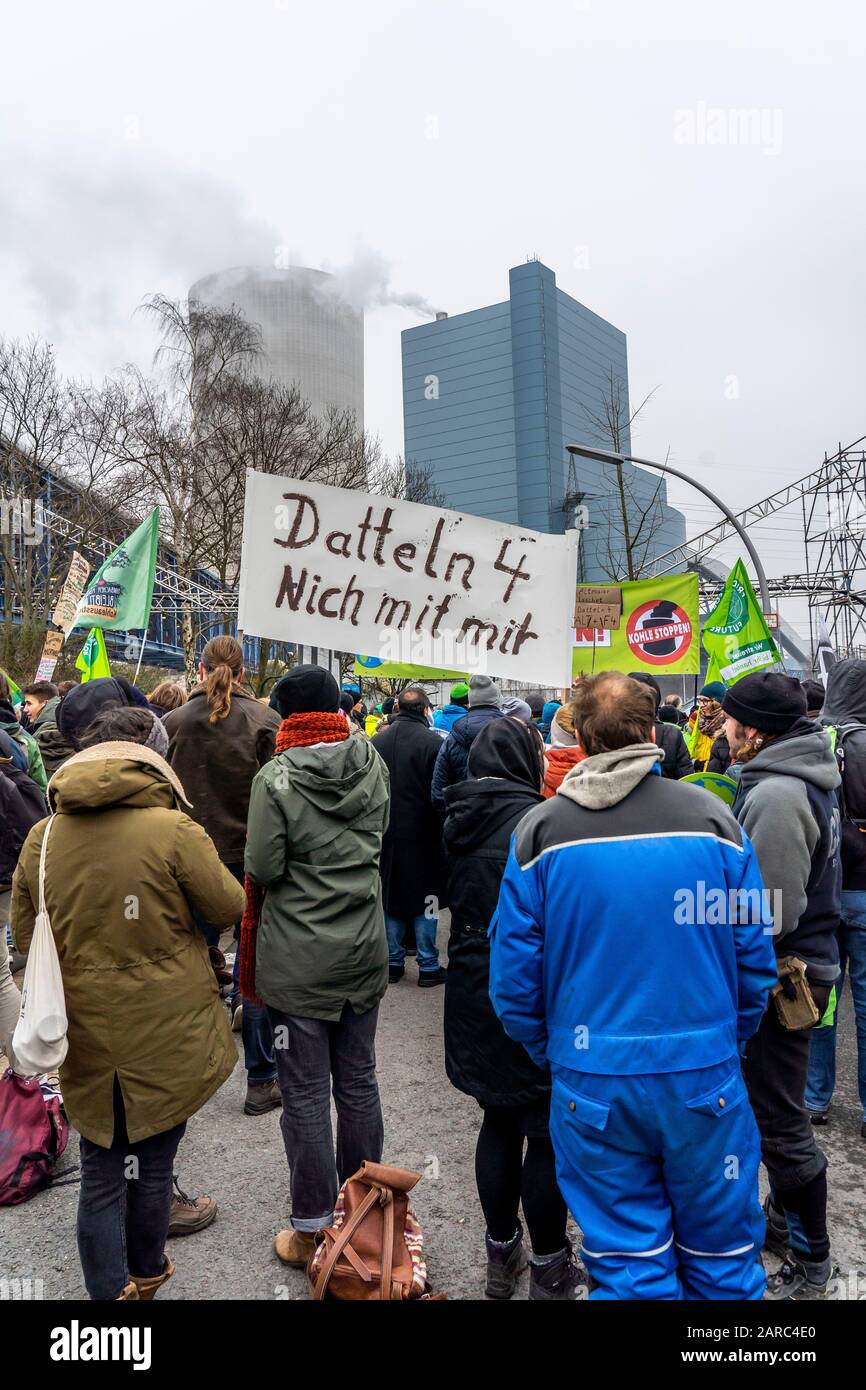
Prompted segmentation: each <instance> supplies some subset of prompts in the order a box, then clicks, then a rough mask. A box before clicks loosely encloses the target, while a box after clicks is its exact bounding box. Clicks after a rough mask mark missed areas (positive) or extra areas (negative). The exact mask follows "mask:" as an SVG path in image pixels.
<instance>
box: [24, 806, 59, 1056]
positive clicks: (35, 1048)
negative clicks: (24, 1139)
mask: <svg viewBox="0 0 866 1390" xmlns="http://www.w3.org/2000/svg"><path fill="white" fill-rule="evenodd" d="M53 824H54V817H53V816H52V817H51V818H50V820H49V822H48V824H47V826H46V827H45V834H44V835H43V837H42V852H41V853H40V855H39V911H38V912H37V914H36V925H35V926H34V928H33V940H32V941H31V943H30V951H29V953H28V956H27V965H26V966H25V969H24V986H23V988H22V990H21V1013H20V1015H19V1018H18V1023H17V1026H16V1028H15V1032H14V1034H13V1035H12V1051H13V1052H14V1053H15V1067H16V1070H17V1071H19V1072H20V1073H21V1074H22V1075H24V1076H38V1075H39V1074H40V1073H42V1072H46V1071H49V1072H50V1071H57V1069H58V1067H59V1066H60V1065H61V1063H62V1062H63V1061H64V1059H65V1057H66V1052H67V1049H68V1047H69V1042H68V1040H67V1037H66V1030H67V1028H68V1026H69V1025H68V1023H67V1019H66V999H65V997H64V994H63V978H62V976H61V974H60V959H59V957H58V955H57V946H56V945H55V942H54V935H53V933H52V931H51V922H50V920H49V917H48V911H47V909H46V907H45V852H46V850H47V848H48V836H49V835H50V833H51V827H52V825H53Z"/></svg>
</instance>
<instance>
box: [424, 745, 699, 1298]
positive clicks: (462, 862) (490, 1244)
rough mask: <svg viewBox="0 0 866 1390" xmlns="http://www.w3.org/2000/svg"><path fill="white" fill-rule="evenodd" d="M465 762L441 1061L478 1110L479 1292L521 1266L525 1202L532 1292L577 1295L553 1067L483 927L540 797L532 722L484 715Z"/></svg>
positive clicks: (455, 837)
mask: <svg viewBox="0 0 866 1390" xmlns="http://www.w3.org/2000/svg"><path fill="white" fill-rule="evenodd" d="M677 737H679V734H678V735H677ZM468 771H469V780H468V781H463V782H458V783H456V784H455V785H453V786H450V787H447V788H446V790H445V804H446V807H447V816H446V820H445V828H444V841H445V865H446V871H447V876H448V901H449V904H450V907H451V937H450V940H449V943H448V979H447V983H446V986H445V1068H446V1071H447V1073H448V1078H449V1080H450V1081H451V1084H452V1085H453V1086H455V1087H456V1088H457V1089H458V1090H459V1091H464V1092H466V1094H468V1095H470V1096H474V1098H475V1099H476V1100H477V1101H478V1103H479V1105H480V1106H481V1108H482V1110H483V1111H484V1119H483V1122H482V1124H481V1130H480V1133H479V1135H478V1142H477V1146H476V1151H475V1176H476V1183H477V1186H478V1196H479V1199H480V1201H481V1207H482V1210H483V1212H484V1218H485V1221H486V1223H487V1234H486V1244H487V1261H488V1263H487V1288H486V1293H487V1296H488V1297H489V1298H510V1297H511V1295H512V1293H513V1292H514V1288H515V1284H516V1280H517V1276H518V1274H519V1273H520V1271H521V1270H522V1269H524V1268H525V1266H526V1255H525V1251H524V1247H523V1230H522V1227H521V1224H520V1221H519V1220H518V1207H519V1205H520V1203H521V1202H522V1204H523V1214H524V1217H525V1218H526V1223H527V1226H528V1227H529V1235H530V1239H531V1241H532V1249H533V1257H532V1269H531V1278H530V1294H529V1296H530V1298H536V1299H544V1298H546V1299H550V1298H554V1299H560V1300H564V1299H567V1298H574V1297H575V1292H574V1290H575V1288H576V1285H577V1282H578V1281H577V1275H576V1270H575V1266H574V1262H573V1259H572V1256H571V1251H570V1248H569V1246H568V1242H567V1240H566V1234H565V1229H566V1216H567V1213H566V1207H565V1202H564V1201H563V1199H562V1197H561V1195H560V1192H559V1188H558V1186H557V1182H556V1170H555V1165H554V1156H553V1147H552V1145H551V1142H550V1138H549V1135H548V1127H547V1126H548V1116H549V1112H550V1075H549V1073H548V1072H547V1071H542V1070H541V1069H540V1068H539V1067H537V1066H536V1065H535V1063H534V1062H533V1061H532V1060H531V1058H530V1056H529V1054H528V1053H527V1052H526V1051H525V1049H524V1048H523V1047H522V1046H521V1045H520V1044H519V1043H516V1042H513V1041H512V1040H511V1038H509V1037H508V1036H507V1034H506V1033H505V1030H504V1029H503V1027H502V1024H501V1023H500V1022H499V1019H498V1018H497V1017H496V1014H495V1013H494V1011H493V1005H492V1004H491V1002H490V997H489V993H488V984H489V970H490V946H489V942H488V937H487V929H488V926H489V923H490V919H491V917H492V916H493V913H494V911H495V909H496V904H497V900H498V897H499V885H500V880H501V878H502V874H503V872H504V870H505V864H506V861H507V859H508V847H509V843H510V840H511V834H512V831H513V830H514V827H515V826H516V825H517V823H518V821H520V820H521V819H522V817H523V816H525V815H526V814H527V812H529V811H531V810H532V809H533V807H535V806H537V805H540V804H541V803H542V802H543V800H544V798H543V797H542V794H541V784H542V781H543V778H544V750H543V747H542V745H541V741H540V739H539V737H538V733H537V731H536V730H535V729H533V728H530V727H529V726H528V725H527V724H524V723H522V722H520V721H519V720H516V719H508V718H504V719H497V720H495V721H494V722H493V723H490V724H488V725H487V727H486V728H485V729H483V730H482V731H481V733H479V735H478V737H477V738H476V739H475V741H474V742H473V744H472V748H471V749H470V752H469V760H468ZM524 1142H525V1143H526V1154H525V1157H524V1151H523V1149H524Z"/></svg>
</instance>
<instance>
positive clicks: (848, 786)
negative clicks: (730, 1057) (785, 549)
mask: <svg viewBox="0 0 866 1390" xmlns="http://www.w3.org/2000/svg"><path fill="white" fill-rule="evenodd" d="M810 686H811V687H815V693H814V694H813V696H812V699H813V700H814V701H815V702H816V703H817V701H818V698H819V696H818V687H819V683H818V682H817V681H804V682H803V689H804V690H805V692H806V699H807V700H809V698H810V689H809V688H810ZM821 722H822V724H823V725H824V726H825V727H826V728H827V729H828V731H829V733H830V736H831V741H832V742H833V744H834V747H835V752H836V761H837V763H838V765H839V771H840V775H841V778H842V785H841V786H840V788H839V792H838V796H839V811H840V814H841V818H842V912H841V919H840V922H839V930H838V939H839V967H840V975H839V980H838V982H837V985H836V993H837V995H839V994H841V991H842V985H843V983H844V980H845V975H846V974H847V976H848V980H849V982H850V988H851V999H852V1002H853V1005H854V1020H855V1024H856V1028H857V1090H858V1093H859V1097H860V1107H861V1116H862V1119H861V1124H860V1137H861V1138H862V1139H866V835H864V833H863V831H864V829H866V661H860V660H858V659H857V658H856V657H851V658H849V659H848V660H845V661H837V662H836V664H835V665H834V666H833V667H832V668H831V670H830V673H829V675H828V677H827V693H826V699H825V702H824V708H823V715H822V720H821ZM835 1085H836V1020H835V1016H834V1020H833V1022H832V1024H828V1026H826V1027H824V1028H819V1029H816V1030H815V1032H814V1033H813V1034H812V1045H811V1048H810V1051H809V1079H808V1083H807V1086H806V1105H807V1107H808V1110H809V1114H810V1116H811V1119H812V1124H813V1125H815V1124H818V1125H821V1124H826V1123H827V1112H828V1110H829V1108H830V1101H831V1100H832V1098H833V1091H834V1089H835Z"/></svg>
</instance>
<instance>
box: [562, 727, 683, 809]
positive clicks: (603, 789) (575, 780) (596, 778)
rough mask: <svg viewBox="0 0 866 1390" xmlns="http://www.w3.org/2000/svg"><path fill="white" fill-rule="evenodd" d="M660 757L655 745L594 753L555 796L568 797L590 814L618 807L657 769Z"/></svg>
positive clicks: (581, 764)
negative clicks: (606, 808)
mask: <svg viewBox="0 0 866 1390" xmlns="http://www.w3.org/2000/svg"><path fill="white" fill-rule="evenodd" d="M661 754H662V750H661V749H660V748H659V747H658V745H657V744H655V743H630V744H628V745H627V746H626V747H625V748H615V749H613V750H612V751H611V752H609V753H593V754H592V755H591V756H590V757H587V758H584V760H583V762H582V763H578V764H577V766H576V767H573V768H572V769H571V771H570V772H569V773H567V774H566V776H565V777H564V778H563V780H562V781H561V782H560V784H559V786H558V787H557V789H556V795H557V796H567V797H568V798H569V800H570V801H576V802H577V804H578V806H585V807H586V808H587V809H588V810H590V811H602V810H604V808H605V807H607V806H616V805H618V804H619V802H620V801H622V800H624V798H625V797H627V796H628V794H629V792H632V791H634V789H635V787H636V786H637V785H638V783H639V782H642V781H643V779H644V777H646V776H647V774H648V773H650V772H653V771H654V770H655V769H657V767H658V764H659V763H660V761H661Z"/></svg>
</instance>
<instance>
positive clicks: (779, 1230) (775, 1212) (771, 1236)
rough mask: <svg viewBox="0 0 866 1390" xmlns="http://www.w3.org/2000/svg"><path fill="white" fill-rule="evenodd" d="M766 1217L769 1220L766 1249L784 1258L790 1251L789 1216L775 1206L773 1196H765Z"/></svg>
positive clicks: (765, 1238) (765, 1240) (765, 1237)
mask: <svg viewBox="0 0 866 1390" xmlns="http://www.w3.org/2000/svg"><path fill="white" fill-rule="evenodd" d="M764 1217H765V1219H766V1222H767V1230H766V1234H765V1236H764V1249H765V1250H769V1252H770V1254H771V1255H780V1256H781V1257H782V1259H784V1258H785V1256H786V1255H787V1253H788V1218H787V1216H786V1215H785V1213H784V1212H783V1211H779V1208H778V1207H774V1206H773V1201H772V1198H771V1197H765V1198H764Z"/></svg>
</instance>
